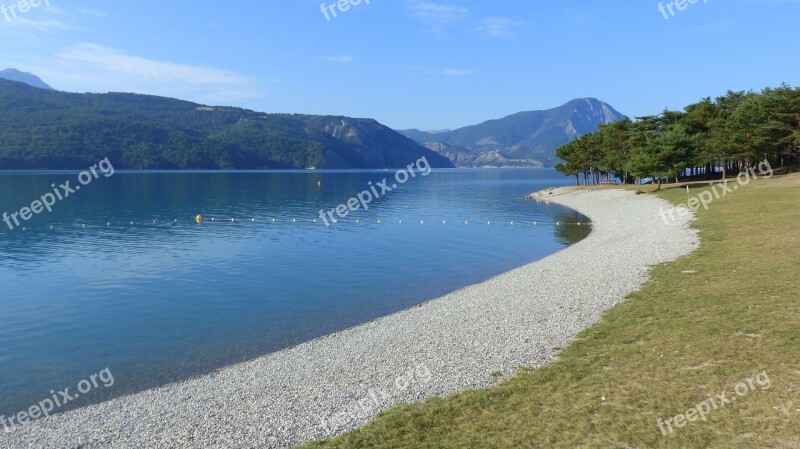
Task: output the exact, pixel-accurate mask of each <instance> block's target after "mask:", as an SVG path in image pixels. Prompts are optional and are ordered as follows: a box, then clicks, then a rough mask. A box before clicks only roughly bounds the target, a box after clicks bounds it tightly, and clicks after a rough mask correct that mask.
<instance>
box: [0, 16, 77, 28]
mask: <svg viewBox="0 0 800 449" xmlns="http://www.w3.org/2000/svg"><path fill="white" fill-rule="evenodd" d="M0 20H3V21H5V19H2V18H0ZM3 25H5V24H3ZM9 25H10V26H14V27H20V28H28V29H33V30H37V31H44V32H47V31H55V30H62V31H63V30H80V29H82V28H80V27H77V26H75V25H72V24H70V23H67V22H62V21H59V20H36V19H29V18H27V17H19V18H17V19H12V20H11V22H10V23H9Z"/></svg>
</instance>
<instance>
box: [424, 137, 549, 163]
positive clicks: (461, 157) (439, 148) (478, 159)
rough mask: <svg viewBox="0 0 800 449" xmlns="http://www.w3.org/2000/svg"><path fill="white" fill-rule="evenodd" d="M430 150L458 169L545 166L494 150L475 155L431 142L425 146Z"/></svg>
mask: <svg viewBox="0 0 800 449" xmlns="http://www.w3.org/2000/svg"><path fill="white" fill-rule="evenodd" d="M425 146H426V147H427V148H428V149H430V150H433V151H435V152H436V153H438V154H440V155H442V156H444V157H446V158H448V159H450V162H452V163H453V165H455V166H456V167H469V168H478V167H481V168H511V167H537V168H540V167H543V166H544V165H543V164H542V163H541V162H540V161H537V160H534V159H511V158H507V157H505V156H503V155H502V154H501V153H500V152H499V151H497V150H492V151H488V152H485V153H475V152H473V151H470V150H468V149H466V148H463V147H457V146H452V145H447V144H444V143H441V142H430V143H428V144H426V145H425Z"/></svg>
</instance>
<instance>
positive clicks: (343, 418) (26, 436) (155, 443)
mask: <svg viewBox="0 0 800 449" xmlns="http://www.w3.org/2000/svg"><path fill="white" fill-rule="evenodd" d="M529 199H530V200H531V201H549V202H553V203H557V204H561V205H563V206H566V207H569V208H571V209H574V210H576V211H578V212H580V213H582V214H583V215H585V216H587V217H589V218H590V219H591V220H592V232H591V234H590V235H589V236H588V237H587V238H586V239H584V240H582V241H580V242H578V243H576V244H574V245H572V246H570V247H568V248H566V249H564V250H563V251H560V252H558V253H556V254H553V255H551V256H549V257H546V258H544V259H541V260H538V261H536V262H533V263H530V264H528V265H525V266H522V267H520V268H517V269H514V270H512V271H509V272H506V273H503V274H501V275H499V276H496V277H494V278H491V279H489V280H486V281H484V282H481V283H479V284H475V285H472V286H469V287H466V288H463V289H460V290H457V291H455V292H452V293H450V294H447V295H445V296H443V297H440V298H437V299H434V300H432V301H429V302H426V303H424V304H422V305H419V306H417V307H414V308H411V309H408V310H404V311H401V312H398V313H395V314H392V315H389V316H385V317H382V318H379V319H377V320H374V321H371V322H369V323H365V324H363V325H360V326H357V327H354V328H351V329H348V330H345V331H342V332H338V333H335V334H331V335H328V336H325V337H322V338H318V339H315V340H312V341H309V342H307V343H303V344H301V345H298V346H295V347H292V348H288V349H285V350H282V351H279V352H276V353H272V354H269V355H266V356H263V357H259V358H257V359H254V360H251V361H248V362H245V363H240V364H237V365H232V366H229V367H226V368H223V369H220V370H217V371H215V372H213V373H210V374H207V375H203V376H199V377H194V378H191V379H188V380H186V381H183V382H179V383H175V384H170V385H166V386H164V387H161V388H157V389H152V390H148V391H143V392H140V393H136V394H133V395H130V396H125V397H120V398H117V399H114V400H111V401H108V402H105V403H102V404H97V405H92V406H89V407H85V408H82V409H79V410H74V411H69V412H66V413H63V414H60V415H56V416H52V417H49V418H45V419H40V420H37V421H34V422H31V423H29V424H27V425H24V426H20V427H16V428H14V429H12V431H11V432H9V433H5V432H0V447H7V448H14V449H19V448H36V449H40V448H69V449H77V448H81V449H90V448H115V449H122V448H131V449H133V448H137V449H138V448H205V447H209V448H211V447H213V448H254V449H255V448H290V447H294V446H296V445H299V444H302V443H305V442H308V441H311V440H315V439H325V438H330V437H332V436H335V435H337V434H340V433H342V432H345V431H348V430H351V429H354V428H356V427H358V426H360V425H362V424H364V423H366V422H367V421H369V420H370V419H371V418H373V417H374V416H375V415H377V414H378V413H379V412H381V411H383V410H386V409H388V408H390V407H392V406H393V405H396V404H400V403H411V402H418V401H422V400H424V399H425V398H429V397H446V396H448V395H451V394H454V393H457V392H460V391H464V390H467V389H474V388H485V387H491V386H493V385H496V384H497V383H499V382H501V381H502V380H503V379H507V378H509V377H511V376H513V375H514V374H515V373H516V372H517V371H518V370H519V369H521V368H537V367H541V366H544V365H546V364H548V363H550V362H552V361H553V360H554V359H555V358H556V357H557V350H556V349H554V348H560V347H565V346H566V345H568V344H569V343H570V341H571V340H572V339H573V338H574V337H575V335H576V334H577V333H578V332H580V331H581V330H583V329H585V328H587V327H589V326H591V325H592V324H593V323H595V322H597V321H598V320H599V319H600V318H601V317H602V314H603V313H604V312H605V311H606V310H608V309H609V308H611V307H613V306H614V305H616V304H619V303H620V302H622V301H624V300H625V297H626V296H627V295H628V294H629V293H631V292H633V291H636V290H638V289H639V288H640V287H641V286H642V284H643V283H644V282H645V281H646V280H647V276H648V270H649V269H650V267H652V266H654V265H657V264H660V263H663V262H668V261H673V260H675V259H677V258H679V257H680V256H682V255H685V254H688V253H689V252H691V251H693V250H694V249H695V248H697V246H698V244H699V240H698V237H697V234H696V232H695V231H694V230H693V229H691V228H690V227H689V222H690V221H691V219H692V217H691V216H686V217H680V218H679V219H678V220H677V221H675V222H670V223H669V224H665V222H664V220H662V218H661V217H660V215H659V210H660V209H661V208H667V207H669V206H670V205H669V204H668V203H666V202H665V201H663V200H660V199H658V198H656V197H653V196H651V195H636V194H635V193H634V192H631V191H623V190H616V189H607V190H580V189H575V188H558V189H548V190H546V191H542V192H537V193H534V194H532V195H531V196H530V197H529ZM620 254H624V255H625V257H619V255H620Z"/></svg>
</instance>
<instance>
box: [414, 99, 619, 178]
mask: <svg viewBox="0 0 800 449" xmlns="http://www.w3.org/2000/svg"><path fill="white" fill-rule="evenodd" d="M624 118H625V116H624V115H622V114H620V113H619V112H617V111H616V110H614V108H612V107H611V106H609V105H608V104H606V103H603V102H602V101H600V100H597V99H595V98H583V99H577V100H572V101H570V102H568V103H566V104H564V105H562V106H559V107H557V108H554V109H548V110H544V111H528V112H518V113H516V114H513V115H509V116H508V117H505V118H502V119H499V120H489V121H487V122H483V123H481V124H479V125H473V126H467V127H464V128H460V129H456V130H451V131H434V132H425V131H420V130H418V129H408V130H402V131H399V132H400V133H402V134H404V135H405V136H407V137H409V138H411V139H413V140H415V141H416V142H417V143H419V144H421V145H425V146H426V147H427V148H430V149H431V150H433V151H436V152H437V153H439V154H441V155H443V156H446V157H447V158H448V159H450V161H452V162H453V164H454V165H456V166H457V167H541V166H553V165H555V164H556V163H558V162H559V159H558V158H557V157H556V154H555V152H556V150H557V149H558V148H559V147H561V146H562V145H564V144H566V143H568V142H569V141H570V140H572V139H575V138H577V137H580V136H582V135H584V134H586V133H589V132H592V131H596V130H597V125H599V124H601V123H611V122H615V121H617V120H622V119H624Z"/></svg>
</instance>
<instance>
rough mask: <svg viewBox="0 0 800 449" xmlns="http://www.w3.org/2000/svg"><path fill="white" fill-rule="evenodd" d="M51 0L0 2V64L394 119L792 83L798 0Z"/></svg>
mask: <svg viewBox="0 0 800 449" xmlns="http://www.w3.org/2000/svg"><path fill="white" fill-rule="evenodd" d="M18 2H19V0H17V1H12V0H0V5H5V6H6V8H9V7H10V6H11V5H16V4H17V3H18ZM49 3H50V6H47V5H46V4H44V3H42V5H41V6H38V7H35V8H30V9H29V10H28V11H27V12H24V13H20V12H18V9H17V10H15V12H16V13H17V18H14V17H13V16H11V15H10V14H9V17H10V18H11V22H9V21H7V20H6V19H5V18H4V16H3V15H0V39H2V42H3V44H2V45H0V68H5V67H15V68H18V69H20V70H24V71H29V72H33V73H35V74H37V75H39V76H40V77H42V78H43V79H44V81H45V82H47V83H49V84H50V85H52V86H53V87H55V88H57V89H59V90H65V91H71V92H107V91H124V92H140V93H149V94H156V95H165V96H170V97H177V98H182V99H187V100H192V101H197V102H201V103H207V104H215V105H233V106H241V107H247V108H251V109H255V110H259V111H267V112H291V113H313V114H342V115H349V116H355V117H373V118H375V119H377V120H378V121H380V122H382V123H384V124H386V125H388V126H391V127H393V128H412V127H413V128H421V129H426V130H431V129H445V128H456V127H460V126H465V125H470V124H475V123H478V122H481V121H484V120H487V119H492V118H499V117H503V116H505V115H508V114H511V113H514V112H517V111H521V110H532V109H546V108H550V107H555V106H558V105H560V104H563V103H565V102H567V101H569V100H571V99H573V98H579V97H590V96H591V97H597V98H599V99H601V100H603V101H606V102H608V103H609V104H611V105H612V106H614V107H615V108H616V109H618V110H619V111H620V112H622V113H624V114H628V115H631V116H635V115H644V114H650V113H657V112H660V111H661V110H662V109H663V108H665V107H668V108H682V107H683V106H684V105H686V104H687V103H690V102H694V101H697V100H699V99H700V98H702V97H705V96H716V95H721V94H724V93H725V91H726V90H728V89H733V90H747V89H756V90H758V89H761V88H763V87H765V86H768V85H770V86H775V85H778V84H780V83H781V82H786V83H789V84H791V85H798V84H800V80H798V78H799V77H800V45H798V43H800V39H799V38H800V31H799V30H798V25H797V19H798V18H800V1H798V0H724V1H723V0H708V1H704V0H699V1H698V2H697V3H695V4H685V5H684V6H685V9H684V10H682V11H681V10H678V9H677V8H675V7H674V6H672V9H673V12H674V13H675V15H674V16H671V15H670V14H669V12H666V13H665V14H666V15H667V17H669V19H665V16H664V15H663V14H662V13H661V12H659V9H658V4H659V2H657V1H651V0H636V1H632V0H625V1H597V0H576V1H555V0H553V1H542V0H528V1H525V0H492V1H489V0H483V1H477V0H474V1H470V0H447V1H438V0H430V1H425V0H371V1H370V3H369V4H366V3H365V0H364V1H362V2H361V4H359V5H357V6H351V7H350V9H349V10H348V11H346V12H342V11H339V10H338V9H337V17H335V18H333V17H331V20H327V19H326V17H325V15H324V14H322V12H321V11H320V6H321V5H320V3H321V0H285V1H280V0H263V1H255V0H241V1H238V2H221V1H208V2H206V1H202V2H198V1H194V2H190V1H183V0H173V1H153V0H138V1H132V0H131V1H128V0H115V1H113V2H108V1H93V0H74V1H67V0H49ZM332 3H333V0H326V1H325V4H326V5H327V4H332ZM663 3H664V6H665V11H668V9H666V4H667V3H671V2H663ZM328 15H329V16H331V13H330V11H329V12H328Z"/></svg>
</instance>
